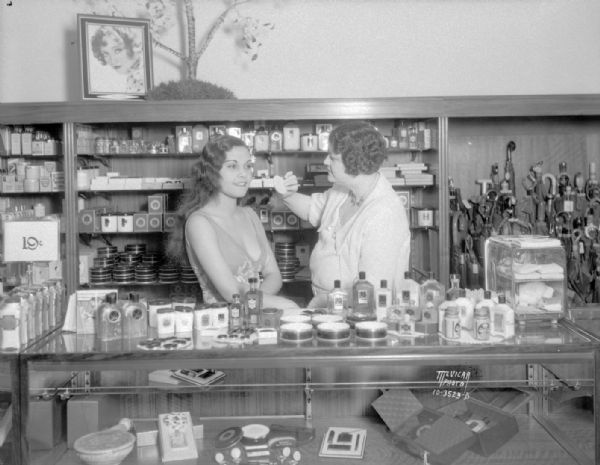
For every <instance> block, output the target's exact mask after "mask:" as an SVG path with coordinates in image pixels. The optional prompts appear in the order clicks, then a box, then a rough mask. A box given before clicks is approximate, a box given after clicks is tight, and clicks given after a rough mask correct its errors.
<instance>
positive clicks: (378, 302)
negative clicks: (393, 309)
mask: <svg viewBox="0 0 600 465" xmlns="http://www.w3.org/2000/svg"><path fill="white" fill-rule="evenodd" d="M390 305H392V290H391V289H389V288H388V287H387V279H382V280H381V282H380V285H379V288H378V289H377V290H376V291H375V315H376V316H377V321H383V320H385V317H386V315H387V309H388V307H389V306H390Z"/></svg>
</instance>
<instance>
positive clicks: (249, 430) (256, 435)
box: [242, 423, 271, 444]
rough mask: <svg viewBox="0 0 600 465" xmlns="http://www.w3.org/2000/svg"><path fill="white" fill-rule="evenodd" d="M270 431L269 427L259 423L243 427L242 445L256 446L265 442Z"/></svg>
mask: <svg viewBox="0 0 600 465" xmlns="http://www.w3.org/2000/svg"><path fill="white" fill-rule="evenodd" d="M270 431H271V430H270V429H269V427H268V426H266V425H260V424H257V423H253V424H250V425H245V426H242V434H243V436H242V443H246V444H255V443H257V442H261V441H264V440H265V439H266V437H267V435H268V434H269V432H270Z"/></svg>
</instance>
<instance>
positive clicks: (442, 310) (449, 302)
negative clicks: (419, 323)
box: [438, 290, 457, 334]
mask: <svg viewBox="0 0 600 465" xmlns="http://www.w3.org/2000/svg"><path fill="white" fill-rule="evenodd" d="M456 299H457V294H454V293H451V292H450V290H449V291H448V292H447V293H446V300H444V301H443V302H442V303H441V304H440V305H439V307H438V332H439V333H440V334H444V317H445V316H446V309H447V308H448V307H450V306H454V307H455V306H456Z"/></svg>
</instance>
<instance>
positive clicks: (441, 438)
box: [393, 408, 476, 465]
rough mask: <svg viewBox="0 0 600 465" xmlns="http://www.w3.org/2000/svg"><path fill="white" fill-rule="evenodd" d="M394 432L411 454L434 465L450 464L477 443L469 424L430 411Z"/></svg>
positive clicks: (421, 412)
mask: <svg viewBox="0 0 600 465" xmlns="http://www.w3.org/2000/svg"><path fill="white" fill-rule="evenodd" d="M393 432H394V434H395V439H396V440H398V441H399V442H400V443H401V444H402V445H403V446H404V448H405V449H406V451H407V452H408V453H410V454H412V455H415V456H417V457H423V458H425V456H426V458H427V461H428V462H429V463H430V464H432V465H450V464H451V463H453V462H454V461H455V460H456V459H458V458H459V457H460V456H461V455H462V454H463V453H464V452H465V451H467V450H468V449H469V448H470V447H471V446H473V445H474V444H475V442H476V438H475V434H474V433H473V431H471V429H470V428H469V427H468V426H467V424H466V423H465V422H463V421H461V420H459V419H458V418H454V417H451V416H449V415H444V414H443V413H441V412H438V411H435V410H429V409H427V408H424V409H422V410H421V411H420V412H419V413H417V414H415V415H413V416H412V417H410V418H409V419H408V420H407V421H406V422H405V423H404V424H403V425H402V426H401V427H400V428H398V429H397V430H395V431H393Z"/></svg>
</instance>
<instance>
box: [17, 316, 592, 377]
mask: <svg viewBox="0 0 600 465" xmlns="http://www.w3.org/2000/svg"><path fill="white" fill-rule="evenodd" d="M599 334H600V333H599ZM154 336H155V334H150V335H149V337H147V338H137V339H119V340H113V341H99V340H98V339H97V338H96V337H95V336H94V335H79V334H75V333H69V332H60V331H59V332H55V333H53V334H51V335H50V336H49V337H48V338H46V339H45V340H44V341H43V342H42V343H40V344H38V345H36V346H33V347H31V348H29V349H27V350H25V351H24V352H23V353H22V356H24V357H25V358H28V359H35V360H36V361H42V360H47V361H51V360H55V361H56V360H66V361H69V362H74V361H80V362H85V361H88V362H90V361H102V360H106V361H108V360H110V361H112V362H115V361H119V360H121V361H123V362H128V363H132V361H133V362H134V363H135V360H152V359H178V360H185V359H196V360H197V359H198V358H201V359H205V360H206V359H215V360H219V361H223V360H227V359H230V360H232V361H235V363H238V364H239V363H241V362H240V361H242V360H246V361H248V362H249V363H250V362H251V361H255V362H258V361H262V363H263V364H264V363H265V360H268V359H278V360H279V363H281V360H285V363H289V364H291V365H294V366H299V365H301V364H305V363H307V361H310V362H311V364H330V363H332V362H334V363H336V364H344V363H355V362H357V361H361V360H362V361H363V362H364V360H365V359H367V360H369V361H371V362H377V361H380V362H389V360H390V359H394V360H397V362H398V363H414V362H415V361H418V362H422V363H426V362H427V360H431V361H432V362H433V361H434V362H439V361H444V360H446V361H447V362H448V363H451V362H457V361H461V360H467V359H468V360H477V359H485V360H486V361H488V362H493V361H494V360H496V361H498V362H502V361H504V362H506V361H511V360H515V361H518V360H529V359H531V358H532V355H535V358H536V359H537V360H539V361H547V362H560V361H561V360H567V359H569V358H573V356H574V354H578V355H577V357H578V358H579V359H582V358H588V359H590V360H591V359H592V358H593V350H594V348H595V345H594V341H593V337H590V336H589V335H586V334H585V333H584V332H582V331H579V330H578V329H577V328H576V327H575V326H574V325H573V324H571V323H570V322H568V321H566V320H561V321H560V322H559V324H557V325H547V326H538V325H536V326H525V327H520V326H519V327H517V329H516V335H515V337H513V338H510V339H506V340H499V338H496V339H495V340H493V341H476V343H474V341H473V340H472V339H471V340H470V341H469V342H465V341H462V342H461V341H455V340H448V339H446V338H444V337H443V336H440V335H438V334H427V335H420V336H403V335H398V334H397V333H394V332H392V331H389V332H388V334H387V336H386V337H385V338H381V339H362V338H357V337H356V336H355V334H354V331H352V332H351V335H350V337H349V338H347V339H344V340H322V339H319V338H317V337H316V335H315V334H313V337H312V338H310V339H309V340H307V341H299V342H286V341H282V340H277V341H273V342H272V343H261V342H259V341H257V340H254V341H251V342H245V343H240V342H235V343H234V342H231V341H227V340H223V339H218V338H212V337H203V336H200V335H199V333H197V332H195V333H192V334H187V335H180V336H178V337H177V340H176V341H166V342H167V344H166V345H165V344H163V346H160V345H157V342H161V341H160V340H159V339H153V337H154ZM162 342H165V341H162ZM171 342H174V343H173V344H170V343H171ZM140 343H141V344H140ZM153 346H155V347H153ZM458 357H459V358H458Z"/></svg>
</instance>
